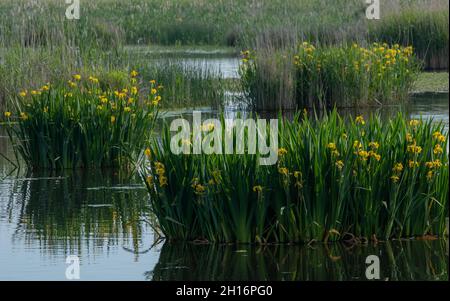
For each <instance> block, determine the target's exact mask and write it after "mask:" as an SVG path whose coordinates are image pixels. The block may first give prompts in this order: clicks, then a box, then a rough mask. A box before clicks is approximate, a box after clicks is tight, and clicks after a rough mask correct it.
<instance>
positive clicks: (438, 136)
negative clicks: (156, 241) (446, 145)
mask: <svg viewBox="0 0 450 301" xmlns="http://www.w3.org/2000/svg"><path fill="white" fill-rule="evenodd" d="M433 138H434V139H436V140H437V141H439V142H441V143H442V142H445V140H446V138H445V136H444V135H442V134H441V132H434V133H433Z"/></svg>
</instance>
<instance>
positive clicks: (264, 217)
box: [141, 111, 449, 244]
mask: <svg viewBox="0 0 450 301" xmlns="http://www.w3.org/2000/svg"><path fill="white" fill-rule="evenodd" d="M279 122H280V125H279V145H280V148H279V150H278V154H279V159H278V162H277V164H275V165H273V166H261V165H259V164H258V157H259V156H258V155H249V154H244V155H238V154H234V155H221V154H212V155H205V154H201V155H192V154H191V155H175V154H173V153H172V152H171V151H170V140H171V137H170V132H169V130H168V129H166V130H165V132H164V134H163V137H162V139H161V140H160V141H159V140H154V141H153V142H152V143H151V145H150V146H149V148H148V149H147V151H146V156H147V159H146V160H145V161H144V162H143V163H142V167H141V175H142V177H143V179H145V182H146V185H147V189H148V191H149V194H150V202H151V208H152V211H153V213H154V214H155V216H156V217H157V218H158V222H159V223H158V225H159V231H160V232H162V234H163V235H164V236H165V237H166V238H167V239H168V240H170V241H201V242H209V243H222V242H227V243H232V242H234V243H236V242H237V243H261V244H265V243H274V242H275V243H301V242H309V241H331V240H348V241H353V242H357V241H364V240H369V239H371V240H374V241H377V240H379V239H382V240H384V239H392V238H402V237H404V238H409V237H414V236H424V235H442V234H443V232H444V228H445V217H446V216H448V179H449V178H448V150H447V148H446V143H447V140H448V134H447V133H444V130H443V125H442V124H437V123H433V122H432V121H425V120H411V121H407V120H405V118H403V116H401V115H400V114H399V115H398V116H397V117H395V118H392V119H391V120H389V121H387V122H382V121H381V120H380V118H379V117H378V116H375V115H373V116H371V117H370V118H369V119H368V120H367V121H365V120H364V118H363V117H362V116H358V117H357V118H356V119H355V120H344V119H343V118H341V117H340V116H339V115H338V114H337V113H336V111H333V112H332V113H330V114H329V115H328V116H326V117H324V118H323V119H310V118H308V117H307V114H304V115H297V116H296V117H295V118H294V120H293V121H281V120H280V121H279ZM234 134H236V133H234ZM222 137H224V135H223V136H222ZM191 142H192V141H191ZM186 143H188V142H186ZM188 145H189V144H188Z"/></svg>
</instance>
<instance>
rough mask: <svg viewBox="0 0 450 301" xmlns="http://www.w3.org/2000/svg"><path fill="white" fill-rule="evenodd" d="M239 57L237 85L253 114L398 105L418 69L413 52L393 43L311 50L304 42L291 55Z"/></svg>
mask: <svg viewBox="0 0 450 301" xmlns="http://www.w3.org/2000/svg"><path fill="white" fill-rule="evenodd" d="M242 55H243V59H242V62H243V64H242V65H241V75H242V76H241V82H242V87H243V89H244V93H245V94H246V95H247V97H248V98H249V101H250V103H251V104H252V106H253V107H254V108H255V109H256V110H278V109H301V108H305V107H307V108H312V107H315V108H333V107H361V106H374V105H375V106H376V105H383V104H396V103H401V102H404V101H405V100H406V99H407V96H408V93H409V91H410V90H411V88H412V87H413V84H414V81H415V79H416V77H417V75H418V73H419V70H420V64H419V62H418V61H417V60H416V59H415V58H414V56H413V48H412V47H410V46H409V47H401V46H400V45H398V44H395V45H393V46H388V45H387V44H385V43H384V44H378V43H375V44H373V45H372V46H371V47H362V46H360V45H358V44H356V43H354V44H352V45H348V46H339V47H336V46H330V47H328V46H325V47H322V46H319V47H317V48H316V47H315V46H314V45H312V44H310V43H308V42H303V43H301V44H300V46H299V47H298V50H297V52H296V54H295V55H293V53H292V51H291V52H290V51H281V52H275V53H274V52H271V51H269V52H265V51H262V53H261V54H260V53H253V52H250V51H245V52H243V53H242ZM280 72H281V74H280Z"/></svg>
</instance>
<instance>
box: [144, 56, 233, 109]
mask: <svg viewBox="0 0 450 301" xmlns="http://www.w3.org/2000/svg"><path fill="white" fill-rule="evenodd" d="M155 60H156V61H155V62H154V63H152V64H147V65H144V66H145V67H143V68H136V69H138V70H139V71H140V73H141V74H142V76H143V77H144V78H147V79H156V80H157V81H158V82H159V83H162V84H163V85H164V89H162V90H161V91H160V93H161V96H162V97H163V98H164V100H165V101H164V103H163V104H162V107H163V108H186V107H196V106H197V107H198V106H205V105H206V106H212V107H216V108H218V107H220V105H221V104H222V103H223V102H224V97H225V92H226V91H225V89H226V86H225V85H224V84H223V82H222V81H223V80H222V75H221V74H220V72H214V71H213V70H211V69H210V68H209V67H208V65H207V64H206V62H205V63H192V64H187V63H186V62H183V61H182V60H181V61H177V60H171V59H162V60H159V59H155Z"/></svg>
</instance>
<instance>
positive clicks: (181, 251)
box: [0, 58, 449, 280]
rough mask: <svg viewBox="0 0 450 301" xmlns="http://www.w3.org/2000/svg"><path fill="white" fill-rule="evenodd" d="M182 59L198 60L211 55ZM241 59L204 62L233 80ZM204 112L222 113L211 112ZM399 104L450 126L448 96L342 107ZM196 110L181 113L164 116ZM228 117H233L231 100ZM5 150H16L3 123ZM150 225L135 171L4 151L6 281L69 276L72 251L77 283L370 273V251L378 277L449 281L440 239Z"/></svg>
mask: <svg viewBox="0 0 450 301" xmlns="http://www.w3.org/2000/svg"><path fill="white" fill-rule="evenodd" d="M185 62H186V64H195V65H197V66H198V65H199V64H200V65H202V64H203V63H204V62H206V61H205V60H202V59H199V58H189V59H186V61H185ZM238 64H239V60H238V59H235V58H215V59H214V58H213V59H210V60H209V61H208V62H207V64H205V66H207V67H205V68H213V70H214V71H218V72H220V73H221V74H222V76H223V77H224V78H236V77H237V76H238ZM202 110H203V111H206V112H207V115H208V116H214V115H217V111H216V110H215V109H211V108H202ZM399 110H402V111H403V112H405V114H406V115H407V116H408V117H411V118H418V117H420V116H422V117H423V118H425V119H429V118H433V120H435V121H436V122H440V121H442V122H443V123H444V124H445V127H446V129H447V130H448V125H449V103H448V94H444V95H441V96H421V97H419V96H417V97H413V98H412V99H411V100H410V102H409V103H408V104H407V105H405V106H402V107H383V108H373V109H354V110H345V111H342V114H343V115H351V116H356V115H358V114H368V113H370V112H372V111H378V112H379V113H380V114H381V116H383V118H388V117H389V116H392V114H395V113H396V112H398V111H399ZM191 114H192V110H180V111H170V112H166V114H165V116H166V118H168V119H170V118H173V117H176V116H185V117H186V116H187V117H189V115H191ZM225 115H226V116H231V117H232V116H236V115H237V110H236V109H235V106H234V105H233V103H231V105H230V106H229V107H226V108H225ZM161 123H162V121H161ZM161 123H160V124H161ZM159 129H160V126H158V127H157V129H156V131H158V130H159ZM0 152H1V153H2V154H4V155H5V156H6V157H7V158H10V159H12V158H13V157H14V156H13V153H12V149H11V145H10V143H9V141H8V137H7V136H6V132H5V131H4V129H3V128H1V127H0ZM152 223H155V219H154V217H153V216H152V215H151V214H150V210H149V202H148V194H147V191H146V189H145V187H144V185H143V184H142V182H141V180H140V179H139V178H138V177H137V176H129V175H126V174H123V173H121V172H116V171H96V172H94V171H91V172H81V171H74V172H69V171H67V172H64V173H57V174H53V173H52V174H50V173H45V172H35V173H28V172H26V171H24V170H23V169H22V170H17V169H14V167H13V165H12V164H11V163H10V162H8V161H7V160H6V159H5V158H3V157H0V267H1V269H0V280H64V279H65V270H66V267H67V264H66V262H65V260H66V257H67V256H68V255H77V256H79V258H80V263H81V275H80V276H81V280H100V279H101V280H365V269H366V263H365V260H366V257H367V256H368V255H377V256H379V258H380V264H381V276H382V279H388V280H448V241H444V240H433V241H417V240H416V241H406V240H405V241H391V242H383V243H378V244H376V245H375V244H367V245H360V246H346V245H344V244H337V243H335V244H327V245H324V244H315V245H310V246H307V245H301V246H300V245H297V246H288V245H277V246H276V245H274V246H256V245H226V246H221V245H214V246H212V245H194V244H184V245H180V244H170V243H167V242H164V241H161V242H158V241H156V239H157V238H156V237H155V235H154V232H153V230H152V227H151V224H152Z"/></svg>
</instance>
